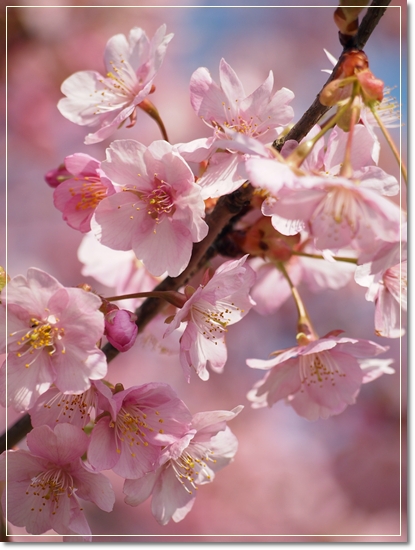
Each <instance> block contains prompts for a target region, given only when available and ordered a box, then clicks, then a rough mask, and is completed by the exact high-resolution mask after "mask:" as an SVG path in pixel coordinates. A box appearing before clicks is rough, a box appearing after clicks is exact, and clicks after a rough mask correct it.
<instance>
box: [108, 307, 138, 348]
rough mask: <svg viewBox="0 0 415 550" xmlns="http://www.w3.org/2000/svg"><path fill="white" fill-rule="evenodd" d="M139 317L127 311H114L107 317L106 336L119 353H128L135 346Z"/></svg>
mask: <svg viewBox="0 0 415 550" xmlns="http://www.w3.org/2000/svg"><path fill="white" fill-rule="evenodd" d="M136 319H137V316H136V315H135V314H134V313H131V311H127V310H126V309H117V310H112V311H110V312H109V313H107V315H106V316H105V336H106V337H107V338H108V341H109V343H110V344H112V345H113V346H114V348H115V349H117V350H118V351H128V350H129V349H130V348H131V347H132V346H133V344H134V342H135V339H136V336H137V332H138V328H137V325H136V324H135V321H136Z"/></svg>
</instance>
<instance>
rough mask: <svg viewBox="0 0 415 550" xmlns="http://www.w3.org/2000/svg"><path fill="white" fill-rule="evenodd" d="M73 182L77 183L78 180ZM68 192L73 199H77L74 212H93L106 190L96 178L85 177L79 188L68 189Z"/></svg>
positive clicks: (104, 195)
mask: <svg viewBox="0 0 415 550" xmlns="http://www.w3.org/2000/svg"><path fill="white" fill-rule="evenodd" d="M74 180H75V181H77V180H78V178H74ZM69 192H70V194H71V195H72V196H73V197H79V202H78V204H77V205H76V210H87V209H91V210H94V209H95V208H96V207H97V206H98V204H99V203H100V202H101V201H102V199H104V198H105V197H106V195H107V188H106V187H105V185H103V184H102V183H101V180H100V179H99V178H98V177H97V176H86V177H84V179H83V183H82V186H81V187H80V188H77V189H74V188H73V187H70V188H69Z"/></svg>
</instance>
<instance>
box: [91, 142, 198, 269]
mask: <svg viewBox="0 0 415 550" xmlns="http://www.w3.org/2000/svg"><path fill="white" fill-rule="evenodd" d="M101 168H102V169H103V171H104V173H105V174H106V175H107V176H108V177H109V178H110V179H111V181H112V182H113V183H114V185H116V186H119V187H120V188H121V191H122V192H118V193H115V194H114V195H111V196H110V197H107V198H105V199H104V200H102V201H101V202H100V203H99V205H98V207H97V209H96V211H95V215H94V217H93V218H92V222H91V226H92V230H93V232H94V233H95V235H96V237H97V238H98V240H99V241H100V242H101V243H102V244H104V245H106V246H109V247H110V248H114V249H116V250H131V249H133V250H134V253H135V254H136V256H137V258H138V259H139V260H142V262H143V263H144V265H145V266H146V268H147V269H148V270H149V271H150V273H152V274H153V275H154V276H160V275H162V274H163V273H165V272H167V273H168V274H169V275H170V276H173V277H175V276H177V275H179V274H180V273H181V272H182V271H183V270H184V269H185V268H186V266H187V265H188V263H189V260H190V255H191V252H192V245H193V243H194V242H199V241H200V240H202V239H203V238H204V237H205V236H206V235H207V232H208V226H207V224H206V223H205V221H204V220H203V219H202V218H203V216H204V211H205V206H204V202H203V199H202V197H201V195H200V188H199V186H198V185H196V184H195V182H194V176H193V173H192V171H191V170H190V168H189V166H188V165H187V164H186V162H185V161H184V160H183V158H182V157H181V156H180V155H179V154H178V153H177V151H175V150H174V149H173V147H172V146H171V145H170V144H169V143H167V142H166V141H153V143H152V144H151V145H150V146H149V147H145V146H144V145H142V144H141V143H138V142H137V141H133V140H120V141H115V142H113V143H112V144H111V146H110V148H109V149H107V160H106V161H105V162H103V163H102V164H101Z"/></svg>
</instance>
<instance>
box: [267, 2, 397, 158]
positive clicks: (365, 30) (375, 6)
mask: <svg viewBox="0 0 415 550" xmlns="http://www.w3.org/2000/svg"><path fill="white" fill-rule="evenodd" d="M390 2H391V0H373V2H372V3H371V4H370V6H368V8H367V12H366V14H365V16H364V17H363V19H362V22H361V23H360V25H359V30H358V31H357V34H356V36H355V37H354V41H353V47H356V48H358V49H363V48H364V46H365V44H366V42H367V41H368V39H369V37H370V35H371V34H372V32H373V31H374V29H375V28H376V25H377V24H378V23H379V21H380V19H381V17H382V16H383V15H384V13H385V11H386V9H387V6H388V5H389V4H390ZM349 48H350V45H349V44H348V46H347V47H346V48H344V50H343V52H342V54H343V53H344V52H345V51H347V50H348V49H349ZM340 59H341V57H340ZM340 59H339V61H338V62H337V64H336V66H335V67H334V69H333V71H332V73H331V75H330V76H329V78H328V79H327V81H326V83H325V84H324V86H323V88H324V87H325V86H327V84H328V83H329V82H331V81H332V80H333V78H334V75H335V74H336V71H337V68H338V66H339V64H340ZM323 88H322V89H323ZM320 93H321V90H320V92H319V93H318V94H317V97H316V99H315V100H314V101H313V103H312V105H311V106H310V107H309V108H308V109H307V111H306V112H305V113H304V114H303V116H302V117H301V118H300V120H299V121H298V122H297V123H296V124H295V125H294V126H293V127H292V128H291V130H290V131H289V132H288V134H287V135H286V136H285V137H284V138H282V139H281V140H277V141H275V142H274V144H273V145H274V147H275V148H276V149H278V150H281V148H282V146H283V145H284V143H285V141H287V140H288V139H294V140H295V141H297V142H300V141H301V140H302V139H303V138H304V137H305V136H306V135H307V134H308V132H309V131H310V130H311V128H312V127H313V126H314V125H315V124H317V122H318V121H319V120H320V119H321V117H322V116H324V115H325V114H326V113H327V112H328V111H329V110H330V107H325V106H324V105H322V104H321V103H320V101H319V96H320Z"/></svg>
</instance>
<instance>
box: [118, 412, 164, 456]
mask: <svg viewBox="0 0 415 550" xmlns="http://www.w3.org/2000/svg"><path fill="white" fill-rule="evenodd" d="M149 414H154V415H155V417H156V418H155V419H154V418H151V419H150V420H148V414H147V413H145V412H143V411H142V410H141V408H140V406H139V405H127V406H124V407H121V409H120V412H119V413H118V415H117V420H116V421H115V423H111V424H110V427H115V435H116V438H117V441H120V442H121V443H124V444H126V445H128V446H129V447H130V448H131V451H130V452H131V456H132V457H135V453H134V450H133V447H134V446H135V445H143V446H144V447H148V445H149V443H148V441H146V438H147V434H148V432H154V431H155V428H154V427H152V426H151V424H152V423H153V422H154V423H156V422H157V423H158V424H163V422H164V420H163V418H162V417H161V416H160V413H159V412H158V411H154V410H150V412H149ZM158 431H159V433H164V432H163V430H162V429H159V430H158ZM117 453H121V449H120V448H117Z"/></svg>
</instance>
